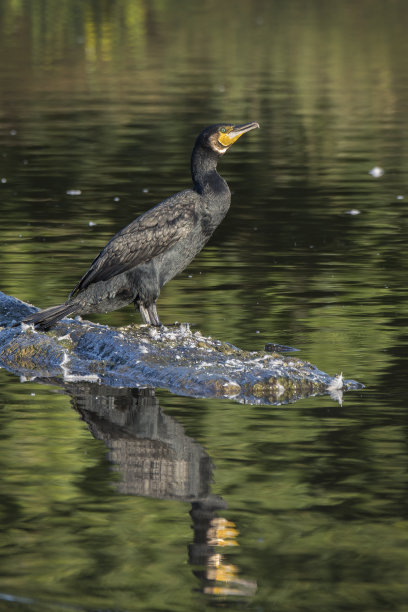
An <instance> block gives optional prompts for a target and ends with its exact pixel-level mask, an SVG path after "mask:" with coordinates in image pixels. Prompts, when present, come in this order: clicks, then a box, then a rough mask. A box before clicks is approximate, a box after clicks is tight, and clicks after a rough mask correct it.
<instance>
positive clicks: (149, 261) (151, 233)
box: [24, 123, 259, 330]
mask: <svg viewBox="0 0 408 612" xmlns="http://www.w3.org/2000/svg"><path fill="white" fill-rule="evenodd" d="M257 127H259V125H258V124H257V123H247V124H245V125H239V126H234V125H227V124H219V125H213V126H211V127H208V128H206V129H205V130H203V131H202V132H201V134H199V136H198V138H197V140H196V143H195V146H194V149H193V153H192V156H191V174H192V177H193V187H192V189H186V190H185V191H181V192H180V193H176V194H175V195H172V196H170V197H169V198H167V199H166V200H164V201H163V202H161V203H160V204H158V205H157V206H155V207H154V208H152V209H151V210H149V211H147V212H146V213H144V214H143V215H141V216H140V217H138V218H137V219H135V220H134V221H132V222H131V223H130V224H129V225H127V226H126V227H125V228H123V229H122V230H121V231H120V232H118V233H117V234H116V236H114V237H113V238H112V239H111V240H110V241H109V242H108V244H107V245H106V246H105V248H104V249H103V250H102V251H101V252H100V253H99V255H98V257H97V258H96V259H95V260H94V261H93V262H92V264H91V267H90V268H89V270H88V271H87V272H86V273H85V274H84V276H83V277H82V278H81V280H80V281H79V282H78V284H77V285H76V286H75V287H74V289H73V291H72V292H71V294H70V296H69V298H68V300H67V301H66V302H65V304H60V305H58V306H52V307H51V308H46V309H45V310H42V311H39V312H36V313H34V314H32V315H30V316H29V317H27V318H26V319H24V322H25V323H33V324H34V325H36V326H37V327H38V328H40V329H44V330H45V329H48V328H50V327H51V326H52V325H53V324H54V323H56V322H57V321H59V320H60V319H62V318H63V317H65V316H67V315H77V314H85V313H92V312H110V311H112V310H116V309H118V308H121V307H122V306H126V305H127V304H129V303H130V302H134V304H135V307H136V308H138V309H139V311H140V314H141V316H142V319H143V322H144V323H147V324H150V325H161V323H160V320H159V316H158V314H157V309H156V300H157V298H158V297H159V295H160V289H161V288H162V287H163V285H164V284H165V283H167V281H169V280H171V279H172V278H173V277H174V276H175V275H176V274H178V273H179V272H181V271H182V270H183V269H184V268H185V267H186V266H187V265H188V264H189V263H190V262H191V260H192V259H194V257H195V256H196V255H197V253H199V252H200V251H201V249H202V248H203V246H204V245H205V243H206V242H207V241H208V239H209V238H210V236H211V235H212V233H213V232H214V230H215V228H216V227H217V226H218V225H219V224H220V223H221V221H222V220H223V218H224V217H225V215H226V213H227V211H228V208H229V206H230V201H231V194H230V190H229V188H228V185H227V183H226V182H225V181H224V179H223V178H222V177H221V176H220V175H219V174H218V173H217V162H218V160H219V159H220V157H221V156H222V155H223V154H224V153H225V152H226V151H227V150H228V149H229V147H230V146H231V145H232V144H233V143H234V142H235V141H236V140H238V138H239V137H240V136H241V135H242V134H245V133H246V132H248V131H249V130H252V129H254V128H257Z"/></svg>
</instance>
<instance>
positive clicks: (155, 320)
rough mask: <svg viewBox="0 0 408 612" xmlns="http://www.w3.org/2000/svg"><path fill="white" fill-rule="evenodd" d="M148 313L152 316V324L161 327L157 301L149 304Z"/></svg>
mask: <svg viewBox="0 0 408 612" xmlns="http://www.w3.org/2000/svg"><path fill="white" fill-rule="evenodd" d="M147 313H148V315H149V318H150V325H156V326H157V327H161V325H162V324H161V322H160V319H159V314H158V312H157V307H156V302H153V304H150V306H148V308H147Z"/></svg>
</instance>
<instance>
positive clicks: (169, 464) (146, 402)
mask: <svg viewBox="0 0 408 612" xmlns="http://www.w3.org/2000/svg"><path fill="white" fill-rule="evenodd" d="M65 389H66V391H67V392H68V393H69V394H70V395H71V397H72V404H73V406H74V408H75V410H77V411H78V412H79V414H80V415H81V417H82V419H83V420H84V421H85V422H86V423H87V425H88V427H89V430H90V432H91V433H92V435H93V436H94V437H95V438H96V439H98V440H102V441H103V442H104V443H105V444H106V446H107V447H108V449H109V453H108V457H109V460H110V461H111V462H112V463H113V465H114V466H115V469H116V470H117V471H118V473H119V474H120V481H119V482H118V484H117V489H118V491H119V492H120V493H122V494H125V495H142V496H146V497H151V498H157V499H171V500H178V501H186V502H190V503H191V504H192V507H191V511H190V516H191V518H192V521H193V530H194V539H193V542H192V543H191V544H190V546H189V563H190V564H191V565H192V566H193V567H194V574H195V575H196V576H197V577H198V578H199V579H200V580H201V581H202V583H203V591H204V592H205V593H206V594H209V595H216V596H223V597H226V596H228V597H230V596H240V597H242V596H250V595H253V594H254V593H255V591H256V583H255V582H254V581H251V580H246V579H243V578H241V577H239V569H238V568H237V566H235V565H232V564H231V563H229V562H228V558H227V557H226V555H225V553H224V552H223V551H224V550H225V551H226V550H227V549H228V547H230V546H237V545H238V541H237V538H238V533H239V532H238V530H237V528H236V526H235V524H234V523H232V522H231V521H228V520H227V519H225V518H224V517H222V516H221V517H220V516H218V512H220V511H222V510H225V509H226V508H227V504H226V502H225V501H224V500H223V499H222V498H221V497H219V496H216V495H212V494H211V491H210V484H211V480H212V472H213V464H212V462H211V459H210V457H209V456H208V454H207V453H206V452H205V450H204V448H203V447H202V446H200V445H199V444H198V443H197V442H196V441H195V440H193V439H192V438H189V437H188V436H186V434H185V433H184V429H183V427H182V426H181V425H180V424H179V423H177V421H175V420H174V419H173V418H171V417H170V416H168V415H166V414H164V413H163V411H162V409H161V408H160V405H159V402H158V400H157V398H156V395H155V392H154V389H151V388H145V389H137V388H135V389H129V388H126V389H118V388H111V387H107V386H101V385H96V384H92V383H84V384H72V385H67V386H66V387H65Z"/></svg>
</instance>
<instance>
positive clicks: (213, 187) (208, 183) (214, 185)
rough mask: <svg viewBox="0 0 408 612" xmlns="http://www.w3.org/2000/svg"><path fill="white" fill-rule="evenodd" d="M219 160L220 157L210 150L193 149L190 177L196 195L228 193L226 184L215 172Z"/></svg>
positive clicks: (199, 147) (202, 148) (198, 146)
mask: <svg viewBox="0 0 408 612" xmlns="http://www.w3.org/2000/svg"><path fill="white" fill-rule="evenodd" d="M219 159H220V156H219V155H217V154H216V153H215V152H214V151H211V149H205V148H204V147H202V146H201V145H196V146H195V147H194V150H193V153H192V156H191V176H192V178H193V183H194V190H195V191H197V193H200V194H204V193H206V192H209V191H216V192H220V191H221V192H222V191H225V192H227V193H229V189H228V185H227V183H226V182H225V181H224V179H223V178H222V177H221V176H220V175H219V174H218V172H217V162H218V160H219Z"/></svg>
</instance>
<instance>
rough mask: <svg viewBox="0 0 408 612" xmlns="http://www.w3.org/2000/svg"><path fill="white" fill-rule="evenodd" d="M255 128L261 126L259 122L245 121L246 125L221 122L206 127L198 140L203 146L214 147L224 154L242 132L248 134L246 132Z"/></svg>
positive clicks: (220, 153) (216, 151)
mask: <svg viewBox="0 0 408 612" xmlns="http://www.w3.org/2000/svg"><path fill="white" fill-rule="evenodd" d="M255 128H259V123H256V122H252V123H244V125H231V124H229V123H219V124H217V125H211V126H210V127H208V128H205V130H203V131H202V132H201V134H200V135H199V137H198V139H197V141H198V143H199V144H200V145H201V146H204V147H206V148H210V149H212V150H213V151H214V152H215V153H217V154H218V155H224V153H226V151H228V149H229V148H230V146H231V145H232V144H234V142H236V141H237V140H238V138H240V136H242V134H246V132H249V131H250V130H254V129H255Z"/></svg>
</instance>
